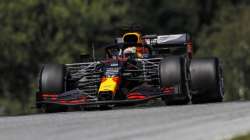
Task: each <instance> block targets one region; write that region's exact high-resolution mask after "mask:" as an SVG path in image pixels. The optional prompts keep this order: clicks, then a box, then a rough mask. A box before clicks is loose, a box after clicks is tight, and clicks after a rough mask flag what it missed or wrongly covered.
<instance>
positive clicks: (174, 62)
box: [160, 56, 190, 105]
mask: <svg viewBox="0 0 250 140" xmlns="http://www.w3.org/2000/svg"><path fill="white" fill-rule="evenodd" d="M186 63H187V61H186V59H185V58H183V57H178V56H171V57H167V58H165V59H164V60H162V62H161V64H160V83H161V88H165V87H174V88H175V89H176V90H178V91H175V92H178V93H175V94H174V95H166V96H165V97H164V98H163V99H164V101H165V104H166V105H183V104H188V103H189V101H190V98H189V86H188V84H187V83H188V80H187V77H188V76H187V75H188V72H187V68H186V66H187V64H186Z"/></svg>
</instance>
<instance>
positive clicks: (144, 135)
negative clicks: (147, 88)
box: [0, 102, 250, 140]
mask: <svg viewBox="0 0 250 140" xmlns="http://www.w3.org/2000/svg"><path fill="white" fill-rule="evenodd" d="M247 132H250V102H232V103H229V102H228V103H219V104H203V105H186V106H171V107H166V106H157V107H136V108H122V109H114V110H108V111H83V112H82V111H80V112H66V113H54V114H36V115H27V116H17V117H0V140H217V139H218V140H222V139H230V138H231V137H233V136H235V135H238V134H244V133H247Z"/></svg>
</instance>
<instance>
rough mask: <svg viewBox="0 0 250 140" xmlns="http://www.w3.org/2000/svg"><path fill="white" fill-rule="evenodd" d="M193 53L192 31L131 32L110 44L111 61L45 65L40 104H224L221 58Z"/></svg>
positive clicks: (51, 107)
mask: <svg viewBox="0 0 250 140" xmlns="http://www.w3.org/2000/svg"><path fill="white" fill-rule="evenodd" d="M192 53H193V52H192V41H191V38H190V36H189V35H188V34H175V35H142V34H141V33H140V32H134V31H133V32H127V33H125V34H124V35H123V36H122V37H119V38H116V43H115V44H112V45H109V46H105V55H106V59H103V60H100V61H92V62H91V61H87V62H80V63H73V64H46V65H44V66H43V67H42V69H41V72H40V75H39V91H38V92H37V93H36V107H37V108H38V109H42V110H43V111H45V112H55V111H61V110H65V109H67V108H70V107H80V108H85V107H88V106H97V107H100V108H102V109H105V108H106V109H107V108H112V107H113V106H119V105H134V104H138V103H145V102H147V101H149V100H151V99H155V98H159V99H162V100H163V101H164V102H165V103H166V104H167V105H183V104H188V103H189V102H190V101H191V102H192V103H193V104H197V103H208V102H222V101H223V95H224V86H223V76H222V67H221V65H220V62H219V60H218V58H212V57H211V58H192Z"/></svg>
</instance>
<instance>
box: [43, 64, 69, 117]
mask: <svg viewBox="0 0 250 140" xmlns="http://www.w3.org/2000/svg"><path fill="white" fill-rule="evenodd" d="M65 81H66V80H65V67H64V65H61V64H46V65H44V66H43V68H42V70H41V73H40V79H39V89H40V93H56V94H60V93H63V92H64V91H65V83H66V82H65ZM41 110H42V112H46V113H51V112H61V111H65V110H66V107H64V106H60V105H53V104H42V105H41Z"/></svg>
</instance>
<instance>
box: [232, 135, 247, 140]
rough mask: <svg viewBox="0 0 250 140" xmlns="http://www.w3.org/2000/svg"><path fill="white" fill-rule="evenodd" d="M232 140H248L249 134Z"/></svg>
mask: <svg viewBox="0 0 250 140" xmlns="http://www.w3.org/2000/svg"><path fill="white" fill-rule="evenodd" d="M232 140H250V133H249V134H246V135H242V136H237V137H235V138H233V139H232Z"/></svg>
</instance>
